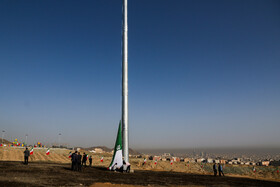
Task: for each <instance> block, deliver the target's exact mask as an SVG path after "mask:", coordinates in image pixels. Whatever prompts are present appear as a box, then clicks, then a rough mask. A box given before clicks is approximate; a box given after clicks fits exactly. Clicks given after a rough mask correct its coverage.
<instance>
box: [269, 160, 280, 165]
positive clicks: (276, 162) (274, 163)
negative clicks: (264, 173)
mask: <svg viewBox="0 0 280 187" xmlns="http://www.w3.org/2000/svg"><path fill="white" fill-rule="evenodd" d="M270 165H271V166H280V160H279V161H271V162H270Z"/></svg>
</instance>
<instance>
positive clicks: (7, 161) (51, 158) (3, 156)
mask: <svg viewBox="0 0 280 187" xmlns="http://www.w3.org/2000/svg"><path fill="white" fill-rule="evenodd" d="M46 150H47V149H34V154H33V155H31V156H30V165H29V166H28V167H26V166H25V165H23V164H22V161H23V151H24V148H12V147H5V148H3V147H2V148H0V162H1V161H2V162H1V164H0V171H1V173H3V172H4V171H5V173H4V174H5V175H4V176H2V175H1V176H0V186H2V185H1V184H3V185H7V186H14V185H16V186H18V185H19V186H24V185H25V184H27V186H30V185H31V186H32V185H33V184H36V185H37V184H40V185H41V186H46V185H48V183H47V181H49V182H50V183H51V184H52V185H54V186H61V185H62V186H63V185H64V186H65V185H66V186H68V185H72V184H73V185H74V186H76V185H80V184H82V185H86V186H89V185H95V186H96V185H100V184H99V183H101V184H102V185H105V184H104V182H107V183H106V185H107V186H115V185H116V184H118V185H119V184H122V186H123V185H124V184H125V185H140V186H141V185H152V186H153V185H156V186H157V185H168V186H172V185H175V186H176V185H180V186H181V185H195V186H200V185H202V186H205V185H214V186H216V185H215V181H218V184H219V185H222V186H227V185H231V186H232V185H233V186H236V185H237V184H241V185H247V186H250V185H251V186H254V185H258V184H264V183H263V182H264V181H263V180H268V181H278V182H280V177H279V176H278V175H277V174H276V172H275V171H274V170H275V168H260V169H258V170H257V171H258V172H256V173H253V172H252V169H251V168H248V167H243V166H238V167H236V166H226V167H227V168H226V169H227V170H225V171H233V172H235V173H230V172H227V173H226V176H227V177H226V178H225V179H223V178H221V179H220V178H213V176H212V170H211V167H212V166H211V165H204V167H203V168H201V165H200V164H197V163H184V162H174V163H173V165H171V164H170V163H169V162H164V161H158V163H157V164H156V165H155V164H154V162H153V161H147V164H145V165H142V163H143V159H137V158H130V163H131V165H132V169H133V170H135V173H134V174H132V175H130V174H129V175H127V174H121V175H120V176H121V180H118V179H115V178H111V177H109V176H111V175H112V176H117V175H119V173H114V172H109V173H108V171H107V170H106V168H107V167H108V165H109V163H110V161H111V158H112V155H110V154H106V153H104V154H92V153H89V152H86V153H87V154H89V155H91V156H92V157H93V166H94V167H93V168H85V170H84V171H83V172H82V173H76V172H72V171H70V170H69V168H70V164H71V161H70V159H69V158H68V155H69V152H70V150H67V149H51V150H50V155H46V154H45V153H46ZM81 152H84V151H81ZM101 157H104V162H100V158H101ZM3 168H6V169H3ZM27 168H29V169H27ZM236 171H238V172H239V171H242V172H243V173H241V174H240V173H239V174H238V172H236ZM112 173H113V174H112ZM29 174H30V176H29ZM92 175H93V176H92ZM64 176H65V177H64ZM126 176H129V177H131V178H132V179H133V178H135V181H133V180H132V179H127V180H126ZM230 176H231V177H230ZM80 177H81V178H80ZM185 178H186V179H185ZM232 178H236V179H232ZM242 178H243V179H242ZM248 178H250V179H248ZM253 179H254V180H253ZM255 179H258V180H259V181H262V183H259V182H255V181H257V180H255ZM207 180H209V181H207ZM213 180H214V181H213ZM66 181H68V182H66ZM71 181H72V182H73V183H72V182H71ZM8 184H11V185H8ZM252 184H254V185H252ZM270 184H272V185H274V184H276V185H279V186H280V183H269V185H270ZM36 185H35V186H36ZM123 187H126V186H123Z"/></svg>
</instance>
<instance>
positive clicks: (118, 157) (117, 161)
mask: <svg viewBox="0 0 280 187" xmlns="http://www.w3.org/2000/svg"><path fill="white" fill-rule="evenodd" d="M122 165H123V161H122V123H121V121H120V124H119V130H118V134H117V139H116V144H115V149H114V155H113V158H112V162H111V164H110V166H109V169H110V170H112V169H113V167H115V166H117V167H118V168H120V167H121V166H122Z"/></svg>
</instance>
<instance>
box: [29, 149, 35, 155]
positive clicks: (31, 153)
mask: <svg viewBox="0 0 280 187" xmlns="http://www.w3.org/2000/svg"><path fill="white" fill-rule="evenodd" d="M33 152H34V151H33V147H32V148H31V150H30V155H33Z"/></svg>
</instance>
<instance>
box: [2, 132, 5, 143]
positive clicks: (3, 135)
mask: <svg viewBox="0 0 280 187" xmlns="http://www.w3.org/2000/svg"><path fill="white" fill-rule="evenodd" d="M4 134H5V131H4V130H2V144H3V143H4V141H3V139H4Z"/></svg>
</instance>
